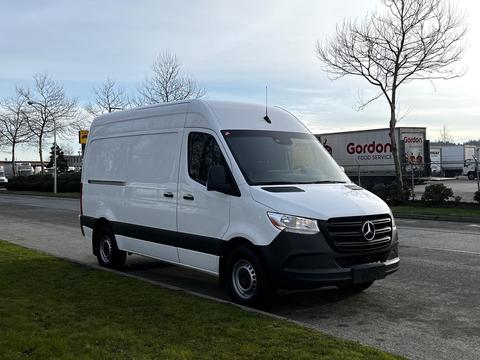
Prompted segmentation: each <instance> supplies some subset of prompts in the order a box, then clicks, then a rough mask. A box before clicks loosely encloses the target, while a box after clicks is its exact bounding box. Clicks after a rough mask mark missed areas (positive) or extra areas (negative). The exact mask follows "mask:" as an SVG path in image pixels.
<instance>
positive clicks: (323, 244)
mask: <svg viewBox="0 0 480 360" xmlns="http://www.w3.org/2000/svg"><path fill="white" fill-rule="evenodd" d="M81 209H82V210H81V216H80V223H81V230H82V232H83V234H84V236H85V237H86V238H87V239H88V240H89V241H91V244H92V248H93V254H94V255H96V256H97V259H98V262H99V264H100V265H102V266H107V267H113V268H120V267H121V266H122V265H123V264H124V262H125V260H126V256H127V253H134V254H140V255H144V256H149V257H152V258H156V259H160V260H162V261H166V262H170V263H173V264H178V265H181V266H184V267H187V268H192V269H197V270H200V271H203V272H206V273H208V274H212V275H214V276H217V277H218V278H219V280H220V282H221V283H222V284H225V285H226V286H227V287H228V291H229V294H230V296H231V297H232V299H233V300H234V301H236V302H238V303H241V304H245V305H249V306H266V305H268V304H270V303H271V301H272V299H273V298H274V294H275V292H276V290H277V289H279V288H287V289H289V288H312V287H320V286H332V285H333V286H338V287H341V288H342V289H344V290H346V291H352V292H357V291H362V290H364V289H366V288H368V287H369V286H370V285H371V284H372V283H373V282H374V281H376V280H379V279H383V278H385V276H387V275H389V274H391V273H393V272H394V271H396V270H397V269H398V267H399V257H398V236H397V229H396V226H395V221H394V218H393V216H392V213H391V211H390V209H389V207H388V206H387V205H386V204H385V203H384V202H383V201H382V200H381V199H379V198H378V197H377V196H375V195H373V194H371V193H370V192H368V191H366V190H364V189H363V188H361V187H359V186H357V185H355V184H354V183H352V182H351V181H350V180H349V178H348V177H347V175H346V174H345V173H344V172H343V171H342V170H341V169H340V167H339V166H338V165H337V163H336V162H335V161H334V160H333V158H332V157H331V156H330V154H329V153H328V152H327V151H326V150H325V148H324V147H323V146H322V144H321V143H320V142H319V141H318V140H317V139H316V138H315V136H314V135H313V134H311V133H310V131H309V130H308V129H307V128H306V127H305V126H304V125H303V124H302V123H301V122H300V121H299V120H298V119H297V118H296V117H294V116H293V115H292V114H291V113H289V112H288V111H286V110H284V109H281V108H278V107H269V108H268V115H267V114H266V109H265V106H260V105H249V104H238V103H229V102H216V101H203V100H192V101H183V102H177V103H167V104H161V105H155V106H151V107H144V108H139V109H133V110H128V111H122V112H114V113H112V114H108V115H102V116H100V117H99V118H97V119H95V120H94V121H93V123H92V126H91V129H90V133H89V137H88V143H87V146H86V150H85V157H84V168H83V173H82V197H81Z"/></svg>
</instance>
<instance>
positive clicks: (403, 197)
mask: <svg viewBox="0 0 480 360" xmlns="http://www.w3.org/2000/svg"><path fill="white" fill-rule="evenodd" d="M371 191H372V192H373V193H374V194H375V195H377V196H378V197H379V198H381V199H382V200H383V201H385V202H386V203H387V204H389V205H392V206H395V205H400V204H404V203H406V202H407V201H408V199H409V198H410V188H409V187H407V186H405V185H404V187H403V189H402V187H401V186H400V184H399V183H398V182H397V181H394V182H392V183H391V184H376V185H374V186H373V187H372V190H371Z"/></svg>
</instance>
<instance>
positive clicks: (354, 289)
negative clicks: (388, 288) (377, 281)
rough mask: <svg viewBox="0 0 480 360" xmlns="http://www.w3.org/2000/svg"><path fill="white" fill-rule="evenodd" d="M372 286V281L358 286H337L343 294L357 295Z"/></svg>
mask: <svg viewBox="0 0 480 360" xmlns="http://www.w3.org/2000/svg"><path fill="white" fill-rule="evenodd" d="M372 285H373V281H369V282H365V283H360V284H350V285H339V286H338V290H340V291H341V292H342V293H345V294H357V293H361V292H362V291H364V290H367V289H368V288H369V287H370V286H372Z"/></svg>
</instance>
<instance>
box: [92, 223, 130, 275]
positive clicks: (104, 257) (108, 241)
mask: <svg viewBox="0 0 480 360" xmlns="http://www.w3.org/2000/svg"><path fill="white" fill-rule="evenodd" d="M126 259H127V253H126V252H125V251H122V250H119V249H118V247H117V242H116V240H115V235H114V234H113V231H112V230H111V229H110V228H109V227H107V226H105V227H103V228H101V229H100V231H99V232H98V241H97V260H98V263H99V264H100V266H104V267H108V268H112V269H120V268H122V267H123V265H124V264H125V260H126Z"/></svg>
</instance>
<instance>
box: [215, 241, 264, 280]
mask: <svg viewBox="0 0 480 360" xmlns="http://www.w3.org/2000/svg"><path fill="white" fill-rule="evenodd" d="M238 247H247V248H249V249H251V250H252V251H254V252H255V253H257V254H258V256H259V257H260V258H261V260H262V261H265V258H264V256H263V254H262V252H261V251H259V250H258V246H257V245H255V244H254V243H253V242H251V241H250V240H248V239H246V238H244V237H241V236H237V237H234V238H232V239H230V240H228V241H225V242H224V243H223V244H222V248H221V256H220V259H219V264H218V274H219V280H220V284H222V285H224V284H225V283H226V277H225V275H226V270H227V263H228V257H229V256H230V253H231V252H232V250H233V249H236V248H238Z"/></svg>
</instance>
